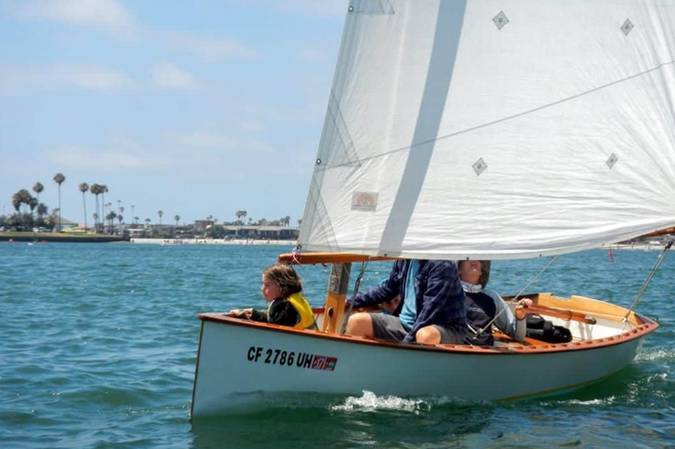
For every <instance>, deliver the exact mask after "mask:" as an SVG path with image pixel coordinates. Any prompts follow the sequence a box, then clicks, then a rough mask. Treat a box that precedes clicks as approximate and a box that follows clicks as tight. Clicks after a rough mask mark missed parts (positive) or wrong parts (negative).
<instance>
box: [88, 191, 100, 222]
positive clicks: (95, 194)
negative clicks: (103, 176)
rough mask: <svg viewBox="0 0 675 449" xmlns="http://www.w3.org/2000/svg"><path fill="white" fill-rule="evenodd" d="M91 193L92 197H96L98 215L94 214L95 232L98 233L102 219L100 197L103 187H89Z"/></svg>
mask: <svg viewBox="0 0 675 449" xmlns="http://www.w3.org/2000/svg"><path fill="white" fill-rule="evenodd" d="M89 192H91V194H92V195H94V196H95V198H96V213H95V214H94V230H95V231H96V232H98V217H100V215H99V213H98V209H99V207H98V196H99V195H100V194H101V186H100V185H99V184H96V183H94V184H92V185H91V187H89Z"/></svg>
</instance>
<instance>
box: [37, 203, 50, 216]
mask: <svg viewBox="0 0 675 449" xmlns="http://www.w3.org/2000/svg"><path fill="white" fill-rule="evenodd" d="M47 212H48V209H47V206H45V205H44V204H42V203H40V204H38V207H37V214H38V219H41V218H42V217H43V216H45V215H47Z"/></svg>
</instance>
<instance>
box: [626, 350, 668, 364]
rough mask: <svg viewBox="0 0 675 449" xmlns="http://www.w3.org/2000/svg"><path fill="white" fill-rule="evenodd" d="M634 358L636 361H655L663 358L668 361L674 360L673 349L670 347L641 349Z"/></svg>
mask: <svg viewBox="0 0 675 449" xmlns="http://www.w3.org/2000/svg"><path fill="white" fill-rule="evenodd" d="M635 360H636V361H638V362H642V361H650V362H651V361H655V360H663V361H670V360H675V350H672V349H657V350H653V351H641V352H639V353H638V355H637V357H635Z"/></svg>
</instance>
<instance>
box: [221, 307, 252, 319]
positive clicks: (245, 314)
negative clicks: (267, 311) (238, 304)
mask: <svg viewBox="0 0 675 449" xmlns="http://www.w3.org/2000/svg"><path fill="white" fill-rule="evenodd" d="M252 313H253V309H244V310H239V309H232V310H230V311H229V312H227V313H226V314H225V316H231V317H234V318H246V319H247V320H250V319H251V314H252Z"/></svg>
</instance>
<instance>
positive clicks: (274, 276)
mask: <svg viewBox="0 0 675 449" xmlns="http://www.w3.org/2000/svg"><path fill="white" fill-rule="evenodd" d="M263 277H264V278H266V279H267V280H269V281H272V282H274V283H275V284H277V285H278V286H279V289H280V290H281V297H282V298H288V297H289V296H291V295H292V294H293V293H300V292H301V291H302V281H301V280H300V276H298V273H296V272H295V270H294V269H293V267H291V266H290V265H285V264H282V263H275V264H274V265H271V266H269V267H267V268H265V271H263Z"/></svg>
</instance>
